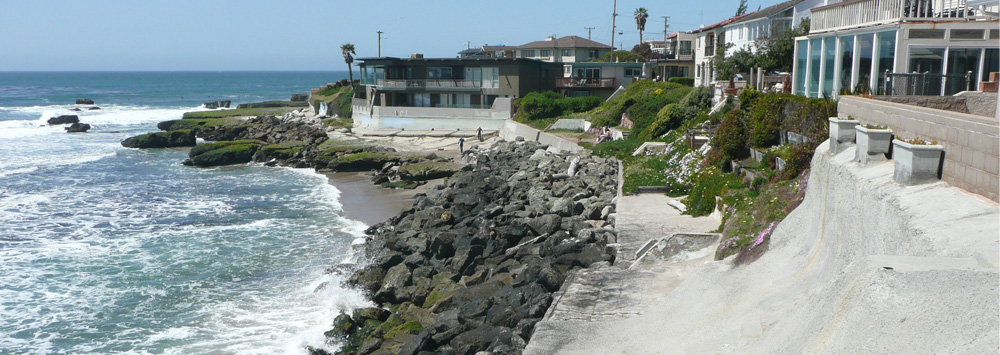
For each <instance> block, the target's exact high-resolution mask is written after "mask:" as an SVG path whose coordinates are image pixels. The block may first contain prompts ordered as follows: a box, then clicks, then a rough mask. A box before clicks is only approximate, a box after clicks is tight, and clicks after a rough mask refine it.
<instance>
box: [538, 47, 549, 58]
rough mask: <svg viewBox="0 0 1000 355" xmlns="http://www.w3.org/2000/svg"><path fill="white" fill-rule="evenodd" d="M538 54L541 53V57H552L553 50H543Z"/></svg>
mask: <svg viewBox="0 0 1000 355" xmlns="http://www.w3.org/2000/svg"><path fill="white" fill-rule="evenodd" d="M538 52H539V53H538V54H539V55H540V56H541V57H551V56H552V51H551V50H548V49H542V50H540V51H538Z"/></svg>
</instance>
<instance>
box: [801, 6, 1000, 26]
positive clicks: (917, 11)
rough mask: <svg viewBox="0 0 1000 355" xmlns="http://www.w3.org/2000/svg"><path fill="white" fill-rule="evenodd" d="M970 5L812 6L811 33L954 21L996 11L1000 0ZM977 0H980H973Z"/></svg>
mask: <svg viewBox="0 0 1000 355" xmlns="http://www.w3.org/2000/svg"><path fill="white" fill-rule="evenodd" d="M978 2H979V3H982V2H985V4H978V5H974V6H973V5H969V4H968V3H967V2H966V0H847V1H844V2H840V3H836V4H832V5H827V6H820V7H817V8H814V9H812V20H811V22H810V25H809V33H818V32H827V31H838V30H844V29H849V28H858V27H868V26H877V25H883V24H889V23H896V22H900V21H954V20H965V19H973V18H978V17H980V16H978V15H989V14H990V10H992V11H996V10H995V9H996V7H997V6H998V4H1000V1H988V0H987V1H982V0H979V1H978ZM973 3H977V1H973Z"/></svg>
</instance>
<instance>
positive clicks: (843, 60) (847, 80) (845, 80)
mask: <svg viewBox="0 0 1000 355" xmlns="http://www.w3.org/2000/svg"><path fill="white" fill-rule="evenodd" d="M853 72H854V36H845V37H841V38H840V92H841V93H845V92H847V91H849V90H853V89H854V88H852V87H851V73H853Z"/></svg>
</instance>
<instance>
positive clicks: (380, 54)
mask: <svg viewBox="0 0 1000 355" xmlns="http://www.w3.org/2000/svg"><path fill="white" fill-rule="evenodd" d="M375 32H376V33H378V56H379V58H381V57H382V34H383V33H385V32H382V31H375Z"/></svg>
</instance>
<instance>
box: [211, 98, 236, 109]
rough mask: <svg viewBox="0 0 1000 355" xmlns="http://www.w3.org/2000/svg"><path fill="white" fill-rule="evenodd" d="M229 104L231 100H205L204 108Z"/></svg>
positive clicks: (227, 105)
mask: <svg viewBox="0 0 1000 355" xmlns="http://www.w3.org/2000/svg"><path fill="white" fill-rule="evenodd" d="M231 104H232V101H229V100H219V101H212V102H206V103H205V108H207V109H217V108H229V105H231Z"/></svg>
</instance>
